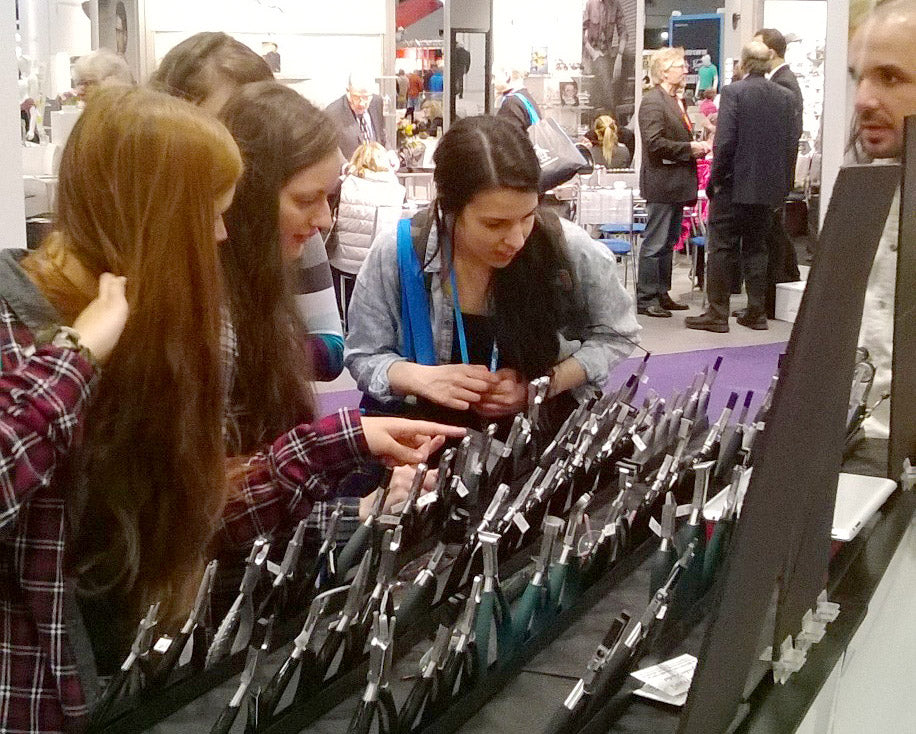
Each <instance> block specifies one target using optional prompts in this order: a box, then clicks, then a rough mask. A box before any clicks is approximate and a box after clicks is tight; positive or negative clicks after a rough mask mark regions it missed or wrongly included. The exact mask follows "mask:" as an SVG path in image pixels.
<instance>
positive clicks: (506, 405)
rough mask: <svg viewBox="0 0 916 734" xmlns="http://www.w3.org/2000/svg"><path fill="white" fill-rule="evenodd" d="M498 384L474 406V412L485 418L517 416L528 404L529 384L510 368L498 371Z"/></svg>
mask: <svg viewBox="0 0 916 734" xmlns="http://www.w3.org/2000/svg"><path fill="white" fill-rule="evenodd" d="M493 376H494V377H496V378H497V379H498V382H497V383H496V384H495V385H493V387H491V388H490V390H489V391H488V392H487V393H486V394H484V396H483V399H482V400H481V401H480V402H479V403H478V404H477V405H474V406H473V410H474V412H476V413H478V414H479V415H482V416H483V417H484V418H502V417H503V416H507V415H515V414H516V413H518V412H519V411H520V410H524V409H525V405H526V404H527V403H528V383H527V382H526V381H525V378H524V377H522V376H521V374H519V373H518V372H516V371H515V370H513V369H509V368H508V367H504V368H502V369H500V370H496V372H494V373H493Z"/></svg>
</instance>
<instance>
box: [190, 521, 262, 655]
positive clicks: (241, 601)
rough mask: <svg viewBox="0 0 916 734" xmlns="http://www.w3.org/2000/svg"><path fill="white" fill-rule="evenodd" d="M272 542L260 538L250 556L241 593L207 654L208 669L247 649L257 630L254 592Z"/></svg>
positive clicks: (233, 603) (241, 585)
mask: <svg viewBox="0 0 916 734" xmlns="http://www.w3.org/2000/svg"><path fill="white" fill-rule="evenodd" d="M269 552H270V543H269V542H267V539H266V538H258V539H257V540H256V541H255V542H254V545H253V546H252V547H251V552H250V553H249V554H248V562H247V564H246V566H245V574H244V575H243V576H242V583H241V584H240V585H239V593H238V595H237V596H236V597H235V601H233V602H232V606H231V607H229V611H228V612H226V616H225V617H223V621H222V622H220V625H219V628H218V629H217V630H216V634H215V635H214V637H213V643H212V644H211V645H210V649H209V650H208V651H207V660H206V663H205V665H206V667H207V668H210V667H212V666H214V665H216V663H218V662H219V661H220V660H222V659H223V658H224V657H226V656H227V655H231V654H235V653H237V652H239V651H240V650H244V649H245V648H246V647H247V646H248V641H249V640H250V639H251V631H252V630H253V629H254V621H255V619H254V598H253V597H254V591H255V588H256V587H257V585H258V581H260V580H261V575H262V574H263V572H264V567H265V566H266V565H267V554H268V553H269Z"/></svg>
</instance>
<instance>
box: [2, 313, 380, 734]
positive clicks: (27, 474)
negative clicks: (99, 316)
mask: <svg viewBox="0 0 916 734" xmlns="http://www.w3.org/2000/svg"><path fill="white" fill-rule="evenodd" d="M0 355H2V359H3V371H2V374H0V411H2V412H0V441H2V450H0V731H2V732H4V734H18V733H19V732H58V731H74V730H79V729H80V728H82V727H83V726H84V725H85V723H86V717H87V714H88V710H87V706H86V702H85V696H84V692H83V688H82V685H81V683H80V679H79V676H78V674H77V670H76V667H75V664H74V663H75V661H74V657H73V652H72V650H71V648H70V644H69V640H68V637H67V630H66V624H65V618H64V591H65V584H68V583H73V579H69V578H67V577H65V574H64V546H65V522H64V499H65V496H66V487H63V486H60V485H59V483H58V482H56V481H55V476H54V475H55V470H56V468H57V463H58V461H59V460H60V458H61V457H62V456H63V455H64V454H65V453H66V452H67V451H68V450H69V449H70V447H71V444H72V442H73V440H74V436H75V434H76V432H77V431H76V429H77V427H78V424H79V416H80V415H81V413H82V412H83V410H84V406H85V403H86V401H87V400H88V399H89V397H90V394H91V388H92V385H93V382H94V380H93V377H92V368H91V366H90V365H89V363H88V362H86V360H85V359H84V358H83V357H81V356H80V355H79V354H78V353H77V352H75V351H73V350H66V349H54V348H49V347H43V348H41V349H39V350H37V351H35V349H34V337H33V335H32V333H31V332H30V331H29V330H28V329H27V328H26V327H25V326H24V325H23V324H22V323H21V322H20V321H19V320H18V319H17V318H16V316H15V314H14V313H13V312H12V310H11V309H10V307H9V305H8V304H7V303H6V302H5V301H3V300H0ZM368 456H369V448H368V445H367V444H366V440H365V437H364V435H363V432H362V427H361V425H360V420H359V413H358V412H357V411H341V412H340V413H339V414H338V415H335V416H329V417H327V418H323V419H321V420H320V421H316V422H315V423H313V424H311V425H307V426H299V427H297V428H295V429H293V430H292V431H290V432H288V433H287V434H285V435H283V436H281V437H280V438H279V439H278V440H277V441H275V442H274V444H273V445H272V446H271V447H270V448H269V449H268V450H267V451H265V452H262V453H260V454H257V455H256V456H253V457H252V458H251V459H250V460H249V462H248V466H249V472H248V474H247V475H246V480H245V486H244V488H243V490H242V492H241V493H240V494H239V496H238V497H237V498H236V499H234V500H233V501H232V502H231V503H230V504H229V505H228V506H227V507H226V511H225V515H224V521H223V525H222V527H221V528H220V540H221V541H223V542H224V543H225V544H226V545H227V546H229V547H236V548H244V547H248V546H250V544H251V543H252V541H253V540H254V538H256V537H257V536H259V535H262V534H267V533H269V532H270V531H271V530H273V528H274V527H276V526H278V525H281V524H289V523H293V522H296V521H298V519H301V518H303V517H306V516H307V515H308V514H309V511H310V510H311V506H312V503H313V502H314V501H315V500H318V499H326V498H328V497H330V496H332V495H333V494H334V492H335V491H336V488H337V484H338V481H339V479H340V476H341V474H343V473H344V472H345V471H347V470H349V469H351V468H352V467H353V466H354V463H356V464H358V463H360V462H361V461H362V460H363V459H364V458H366V457H368Z"/></svg>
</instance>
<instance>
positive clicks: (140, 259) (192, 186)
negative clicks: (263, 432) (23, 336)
mask: <svg viewBox="0 0 916 734" xmlns="http://www.w3.org/2000/svg"><path fill="white" fill-rule="evenodd" d="M241 170H242V166H241V158H240V156H239V152H238V148H237V147H236V145H235V143H234V142H233V140H232V138H231V136H230V135H229V133H228V132H227V131H226V129H225V128H224V127H223V126H222V125H221V124H220V123H218V122H217V121H215V120H213V119H211V118H209V117H207V116H206V115H205V114H204V113H202V112H201V111H200V110H198V109H197V108H195V107H194V106H192V105H191V104H189V103H187V102H184V101H182V100H178V99H174V98H171V97H168V96H167V95H164V94H160V93H158V92H153V91H150V90H145V89H142V88H134V89H123V88H118V89H103V90H99V92H98V94H96V95H94V96H93V98H92V100H91V101H90V103H89V104H88V106H87V107H86V110H85V111H84V112H83V114H82V116H81V118H80V120H79V121H78V122H77V124H76V126H75V127H74V129H73V132H72V134H71V136H70V139H69V140H68V143H67V146H66V148H65V150H64V154H63V159H62V163H61V171H60V184H59V195H58V212H57V225H56V229H57V234H56V235H55V238H54V239H53V240H52V242H49V243H46V244H45V245H43V247H44V248H54V247H56V248H58V249H63V250H65V251H66V252H67V253H68V254H69V255H72V256H73V257H75V258H76V259H77V260H78V261H79V263H80V264H81V265H82V266H83V267H84V268H86V269H87V270H88V271H89V272H90V274H91V275H93V276H98V274H100V273H102V272H104V271H110V272H113V273H115V274H117V275H125V276H127V289H128V301H129V304H130V317H129V319H128V322H127V325H126V327H125V329H124V332H123V334H122V336H121V339H120V341H119V342H118V345H117V347H116V349H115V351H114V353H113V354H112V356H111V358H110V360H109V363H108V364H107V365H106V367H105V368H104V370H103V372H102V376H101V380H100V384H99V388H98V394H97V396H96V398H95V400H94V402H93V404H92V406H91V407H90V408H89V410H88V413H87V415H86V420H85V429H84V437H83V441H82V443H81V445H80V446H79V447H78V448H77V449H76V450H75V452H74V453H73V455H72V457H71V460H70V464H69V471H70V473H71V475H72V481H73V485H74V486H73V487H72V490H71V494H70V495H69V496H68V498H67V499H68V518H69V522H70V531H71V538H70V544H69V559H70V564H71V567H72V569H73V570H74V571H75V572H76V574H77V576H78V588H79V590H80V592H81V593H83V594H87V595H93V596H101V597H103V598H106V599H108V598H111V599H112V600H113V601H117V602H122V603H124V604H126V609H124V612H125V613H127V614H129V615H131V619H136V618H137V615H138V614H140V613H142V612H141V610H143V609H144V607H145V606H146V605H147V604H149V603H152V602H154V601H160V602H161V603H162V610H161V615H162V616H161V618H163V619H170V618H171V619H177V618H178V617H180V616H181V615H182V614H184V613H185V612H186V610H187V606H188V600H189V599H191V598H193V593H194V589H195V587H196V585H197V583H198V580H199V578H200V573H201V569H202V568H203V563H204V556H205V553H206V549H207V545H208V543H209V542H210V540H211V539H212V536H213V534H214V532H215V529H216V527H217V524H218V522H219V519H220V517H221V514H222V511H223V508H224V507H225V503H226V496H227V482H226V472H225V463H224V461H225V453H224V448H223V439H222V421H223V412H224V389H223V385H222V370H221V350H220V330H221V323H222V311H221V308H222V303H223V289H222V284H221V277H220V266H219V259H218V253H217V243H216V240H215V236H214V224H215V221H214V220H215V217H216V211H215V207H216V201H217V200H218V199H219V198H220V197H224V196H225V195H226V194H228V193H229V192H230V191H231V189H232V187H233V185H234V184H235V181H236V180H237V179H238V176H239V175H240V173H241ZM47 263H48V258H44V260H43V253H42V251H39V253H38V254H37V255H35V256H34V258H33V262H32V263H31V264H30V263H26V268H27V270H30V272H34V273H37V274H38V276H39V277H37V278H36V280H37V282H38V283H39V287H41V288H42V289H43V290H45V292H46V295H48V296H49V298H51V300H52V302H53V303H54V304H55V306H57V307H58V310H59V311H60V312H61V313H62V314H66V315H69V316H71V317H72V315H73V314H74V313H77V312H78V311H79V310H80V309H81V308H82V307H83V306H84V305H85V302H86V299H87V297H91V294H88V296H87V294H85V293H83V292H79V291H77V290H75V289H73V288H70V289H69V290H68V288H67V280H66V278H63V277H57V278H56V277H55V273H54V269H53V267H48V266H47ZM42 266H44V267H42ZM33 277H34V276H33ZM55 283H56V284H57V285H58V287H55ZM65 318H66V316H65Z"/></svg>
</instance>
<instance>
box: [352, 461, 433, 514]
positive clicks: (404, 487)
mask: <svg viewBox="0 0 916 734" xmlns="http://www.w3.org/2000/svg"><path fill="white" fill-rule="evenodd" d="M416 473H417V467H415V466H398V467H395V469H394V472H393V473H392V475H391V483H390V484H389V485H388V496H387V497H385V506H384V507H383V508H382V512H388V511H389V510H390V509H391V508H392V507H394V506H395V505H398V504H400V503H402V502H404V501H406V500H407V495H408V494H410V487H411V485H412V484H413V478H414V475H415V474H416ZM438 478H439V470H438V469H430V470H429V471H428V472H426V477H425V478H424V479H423V486H422V487H421V488H420V494H421V495H424V494H426V493H427V492H431V491H432V490H433V489H434V488H435V486H436V481H437V480H438ZM379 491H380V490H378V489H376V490H375V491H374V492H372V493H371V494H367V495H366V496H365V497H363V498H362V499H360V501H359V519H360V521H362V520H365V519H366V518H367V517H369V512H370V510H371V509H372V506H373V505H374V504H375V498H376V497H377V496H378V493H379Z"/></svg>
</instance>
